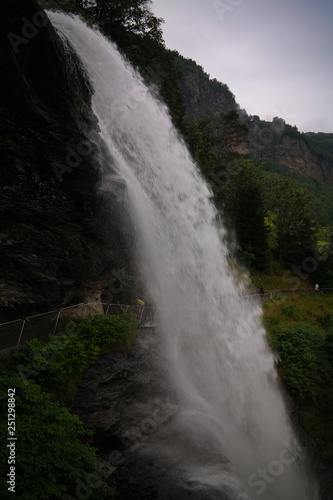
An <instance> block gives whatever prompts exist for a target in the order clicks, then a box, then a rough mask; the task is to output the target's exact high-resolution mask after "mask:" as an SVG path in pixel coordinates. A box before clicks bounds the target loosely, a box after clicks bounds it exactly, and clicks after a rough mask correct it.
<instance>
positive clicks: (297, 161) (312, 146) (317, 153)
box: [247, 117, 333, 186]
mask: <svg viewBox="0 0 333 500" xmlns="http://www.w3.org/2000/svg"><path fill="white" fill-rule="evenodd" d="M248 125H249V130H250V133H249V146H248V151H247V152H248V153H250V154H251V155H252V156H254V157H259V158H263V159H269V160H273V161H274V162H276V163H281V164H282V165H286V166H287V167H289V168H292V169H294V170H297V171H298V172H299V173H301V174H303V175H307V176H309V177H314V178H315V179H318V180H320V181H322V182H324V183H325V184H328V185H330V186H333V155H332V154H331V153H330V152H329V151H327V150H325V149H324V148H321V147H320V146H318V145H317V144H316V143H315V142H314V141H313V140H312V139H311V137H308V136H307V135H306V134H301V133H300V132H299V131H298V130H297V129H296V128H295V127H291V126H290V125H288V124H286V123H285V122H284V121H283V120H282V119H279V118H274V119H273V121H272V122H264V121H262V120H259V118H258V117H251V118H250V119H249V120H248Z"/></svg>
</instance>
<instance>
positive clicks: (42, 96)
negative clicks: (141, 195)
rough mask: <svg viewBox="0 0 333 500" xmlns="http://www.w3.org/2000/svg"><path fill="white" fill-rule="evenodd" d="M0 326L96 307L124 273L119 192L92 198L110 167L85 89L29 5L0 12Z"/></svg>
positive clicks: (29, 0)
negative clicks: (73, 307)
mask: <svg viewBox="0 0 333 500" xmlns="http://www.w3.org/2000/svg"><path fill="white" fill-rule="evenodd" d="M0 19H1V21H0V29H1V41H0V67H1V74H2V92H1V94H0V132H1V172H0V220H1V223H0V224H1V225H0V242H1V261H0V318H1V319H2V321H5V320H8V319H10V318H11V317H19V316H20V315H23V314H33V313H37V312H42V311H44V310H49V309H51V308H52V309H53V308H55V307H57V306H64V305H66V304H69V303H76V302H79V301H81V300H84V299H86V298H88V297H90V296H92V297H93V298H98V297H99V295H100V293H101V290H102V289H103V288H104V286H105V285H107V284H108V282H109V281H110V279H111V276H110V272H111V270H112V269H121V268H123V267H125V266H128V265H129V261H130V257H129V255H130V246H131V243H130V240H131V238H130V235H131V226H130V221H129V217H128V214H127V212H126V189H124V186H123V183H121V182H120V183H119V184H114V193H113V194H112V196H110V195H107V196H105V194H104V195H102V194H101V191H100V190H99V185H100V182H101V172H102V170H103V168H105V166H106V165H110V164H111V165H112V159H111V158H108V157H107V155H106V153H105V151H103V145H102V144H101V143H100V141H99V136H98V129H97V125H96V120H95V117H94V116H93V114H92V111H91V108H90V98H91V88H90V85H89V82H87V79H86V78H85V75H84V71H83V70H82V67H81V66H80V63H79V61H78V60H77V59H76V57H75V55H74V54H73V53H72V52H71V51H70V48H68V49H67V50H65V49H64V46H63V43H62V42H61V40H60V39H59V37H58V35H57V34H56V33H55V31H54V29H53V27H52V25H51V24H50V22H49V21H48V19H47V17H46V15H45V13H44V12H43V11H41V9H40V7H39V5H38V3H37V2H36V1H34V0H4V1H3V2H2V3H1V6H0Z"/></svg>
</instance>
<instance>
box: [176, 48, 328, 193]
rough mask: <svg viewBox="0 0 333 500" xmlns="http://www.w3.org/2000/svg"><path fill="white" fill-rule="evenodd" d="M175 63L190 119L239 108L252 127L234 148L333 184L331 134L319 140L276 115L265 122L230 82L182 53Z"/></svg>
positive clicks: (243, 117)
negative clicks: (248, 109)
mask: <svg viewBox="0 0 333 500" xmlns="http://www.w3.org/2000/svg"><path fill="white" fill-rule="evenodd" d="M176 64H177V66H178V67H179V68H180V70H181V72H182V77H181V79H180V83H179V88H180V91H181V93H182V95H183V98H184V102H185V109H186V112H185V116H186V117H187V118H188V119H197V118H201V117H203V116H206V115H211V116H213V117H219V116H221V115H226V114H227V113H230V112H231V111H238V112H239V116H240V120H241V122H245V123H246V124H247V125H248V127H249V141H248V144H247V145H246V144H245V143H244V142H243V140H242V139H240V144H239V145H238V146H237V147H236V149H235V151H237V152H238V153H240V154H243V155H250V156H252V157H256V158H263V159H268V160H273V161H275V162H276V163H281V164H282V165H286V166H287V167H290V168H292V169H294V170H297V171H298V172H299V173H301V174H303V175H307V176H310V177H314V178H315V179H318V180H320V181H323V182H325V183H326V184H328V185H333V155H332V153H331V152H330V150H329V149H327V147H326V146H327V144H328V138H329V135H330V134H319V136H320V137H319V136H318V142H317V139H316V137H315V136H316V134H301V133H300V132H299V131H298V130H297V129H296V128H295V127H291V126H290V125H288V124H286V123H285V122H284V120H282V119H281V118H278V117H276V118H274V119H273V121H272V122H265V121H263V120H260V119H259V117H257V116H248V115H247V114H246V112H245V111H244V110H240V108H239V105H238V104H237V102H236V100H235V96H234V95H233V94H232V93H231V91H230V90H229V88H228V86H227V85H225V84H223V83H220V82H218V81H217V80H216V79H210V77H209V75H208V74H207V73H205V72H204V70H203V69H202V67H201V66H199V65H197V64H196V62H194V61H192V60H191V59H185V58H183V57H182V56H179V57H178V58H177V60H176ZM322 136H324V137H322ZM222 138H223V133H222ZM329 144H330V143H329Z"/></svg>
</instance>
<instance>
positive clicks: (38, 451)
mask: <svg viewBox="0 0 333 500" xmlns="http://www.w3.org/2000/svg"><path fill="white" fill-rule="evenodd" d="M136 325H137V320H136V317H135V315H133V314H122V315H119V316H102V315H96V316H91V317H89V318H87V319H85V320H81V321H79V322H78V323H70V324H68V325H67V328H66V332H64V333H63V334H60V335H57V336H56V337H52V338H51V339H50V341H49V342H48V343H47V344H46V345H44V344H43V343H42V342H41V341H39V340H38V339H33V340H31V341H30V342H28V344H27V347H26V348H25V349H23V350H21V351H17V352H14V353H12V354H10V355H8V356H5V357H2V358H1V359H0V380H1V388H2V389H1V405H2V408H1V409H2V410H3V411H2V415H5V414H6V411H5V410H6V405H7V396H6V394H7V390H8V388H10V387H14V388H15V390H16V396H15V398H16V408H17V411H16V414H17V417H16V428H17V430H16V437H17V469H16V471H17V473H16V479H17V481H16V484H17V495H16V496H17V498H21V499H22V500H35V499H36V498H40V499H48V498H60V496H61V494H62V493H65V492H66V493H68V494H69V495H73V497H74V498H76V496H78V495H79V493H78V491H79V492H80V489H81V491H82V489H83V490H84V488H86V489H85V491H88V490H90V491H91V494H90V496H89V498H92V499H96V500H102V499H104V498H110V497H111V496H110V495H111V494H112V490H111V489H110V488H108V487H107V486H106V484H105V481H104V479H105V477H106V476H107V470H105V469H103V468H102V467H101V464H100V463H99V461H98V460H97V458H96V455H95V450H94V449H93V448H91V447H90V445H89V444H88V443H87V439H88V438H89V437H90V436H91V433H89V432H87V431H86V430H84V428H83V426H82V423H81V422H80V421H79V419H78V417H76V416H75V415H71V414H70V412H69V410H68V409H67V408H65V407H63V405H64V404H68V403H70V402H71V400H72V398H73V395H74V393H75V391H76V386H77V383H78V382H79V380H80V378H81V375H82V373H83V371H84V370H85V369H86V368H87V367H88V366H89V365H91V364H93V363H94V362H95V361H96V360H97V358H98V356H99V355H100V353H102V352H106V351H109V350H110V349H119V348H128V347H129V345H130V341H131V340H132V339H133V338H134V337H135V335H136ZM1 426H2V427H1ZM0 430H1V431H2V435H3V436H5V435H7V423H6V422H5V421H4V419H2V421H1V424H0ZM2 450H3V451H2V452H1V454H0V461H1V469H2V470H6V469H7V468H8V467H7V465H6V461H7V458H8V453H7V450H6V449H5V448H2ZM3 477H4V476H3ZM87 485H89V486H87ZM1 486H2V489H3V491H6V490H7V487H6V483H5V480H4V479H2V483H1ZM68 498H70V497H68Z"/></svg>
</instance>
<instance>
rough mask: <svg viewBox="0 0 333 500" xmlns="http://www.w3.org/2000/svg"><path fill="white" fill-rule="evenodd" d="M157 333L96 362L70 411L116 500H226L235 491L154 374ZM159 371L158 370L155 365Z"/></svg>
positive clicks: (220, 461) (188, 416) (222, 463)
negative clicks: (91, 443) (107, 469)
mask: <svg viewBox="0 0 333 500" xmlns="http://www.w3.org/2000/svg"><path fill="white" fill-rule="evenodd" d="M161 359H163V358H162V355H161V350H160V341H159V338H158V334H157V333H156V332H153V331H149V330H147V329H146V330H145V331H144V332H141V333H140V335H139V337H138V338H137V339H136V340H135V341H134V342H133V344H132V347H131V350H130V351H126V352H120V353H114V354H112V353H110V354H107V355H105V356H103V357H102V358H101V359H100V360H99V361H98V362H97V363H96V365H94V367H92V368H90V369H89V370H88V371H87V372H86V374H85V376H84V379H83V380H82V383H81V386H80V389H79V391H78V394H77V397H76V400H75V403H74V406H73V408H72V411H73V412H74V413H76V414H78V415H79V417H80V419H81V420H82V421H83V423H84V425H85V426H86V427H87V428H89V429H91V430H94V431H95V440H96V441H95V444H96V445H97V446H98V448H99V450H100V454H101V458H102V459H103V461H105V463H107V464H108V465H110V466H111V467H112V470H113V473H112V475H111V484H112V485H113V486H114V487H115V488H116V489H117V491H118V495H119V496H118V497H117V498H119V499H121V500H131V499H143V498H145V499H159V500H164V499H165V500H167V499H170V500H171V499H172V500H177V499H179V500H183V499H191V500H194V499H197V500H211V499H213V500H214V499H216V500H228V499H231V498H233V497H232V493H231V492H232V489H233V488H234V487H235V485H236V480H235V477H234V476H233V475H232V473H231V472H230V467H229V465H228V463H227V460H226V459H225V457H223V456H221V455H220V454H218V453H216V452H214V451H213V447H212V446H211V445H210V442H209V439H208V438H207V439H205V438H204V437H203V438H202V437H201V438H199V437H198V436H197V435H196V434H195V433H193V432H192V430H191V424H192V423H193V420H195V417H196V416H195V415H193V414H192V412H190V411H188V410H184V409H183V408H182V407H181V405H180V404H179V402H178V401H177V396H176V394H175V393H174V391H172V389H171V388H170V386H169V384H168V378H167V375H166V373H165V372H164V370H163V368H162V367H161ZM162 364H163V363H162Z"/></svg>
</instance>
